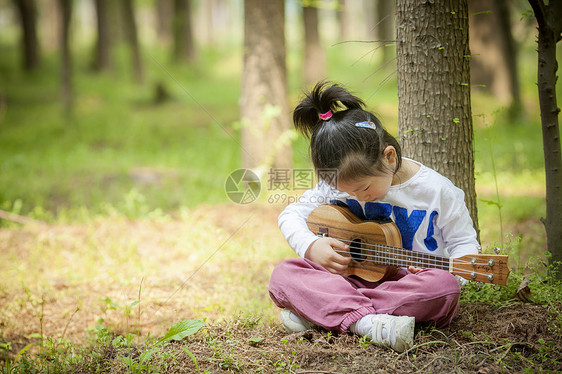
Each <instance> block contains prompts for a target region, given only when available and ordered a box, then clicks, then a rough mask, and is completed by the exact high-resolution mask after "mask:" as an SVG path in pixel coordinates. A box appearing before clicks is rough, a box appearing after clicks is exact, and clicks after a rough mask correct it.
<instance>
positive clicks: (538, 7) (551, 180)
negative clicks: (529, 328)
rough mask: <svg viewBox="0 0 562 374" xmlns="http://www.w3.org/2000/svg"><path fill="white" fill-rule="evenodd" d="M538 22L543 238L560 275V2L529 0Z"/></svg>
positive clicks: (561, 235) (561, 242) (561, 270)
mask: <svg viewBox="0 0 562 374" xmlns="http://www.w3.org/2000/svg"><path fill="white" fill-rule="evenodd" d="M529 3H530V4H531V6H532V7H533V11H534V12H535V17H536V18H537V22H538V25H539V28H538V29H539V38H538V45H539V49H538V87H539V103H540V111H541V123H542V135H543V148H544V164H545V165H544V166H545V172H546V219H544V220H543V222H544V225H545V228H546V242H547V246H548V251H549V252H550V253H551V255H552V256H551V258H550V262H551V264H557V265H558V267H559V268H558V269H557V271H555V276H556V277H557V278H558V279H562V269H560V265H562V225H561V224H560V223H561V222H562V158H561V157H562V156H561V148H560V127H559V123H558V113H560V108H558V103H557V99H556V80H557V77H556V71H557V70H558V63H557V61H556V43H557V42H558V41H559V40H560V33H561V32H562V23H561V22H560V20H561V19H562V3H561V2H560V1H550V5H549V6H546V5H545V4H544V2H543V1H542V0H529Z"/></svg>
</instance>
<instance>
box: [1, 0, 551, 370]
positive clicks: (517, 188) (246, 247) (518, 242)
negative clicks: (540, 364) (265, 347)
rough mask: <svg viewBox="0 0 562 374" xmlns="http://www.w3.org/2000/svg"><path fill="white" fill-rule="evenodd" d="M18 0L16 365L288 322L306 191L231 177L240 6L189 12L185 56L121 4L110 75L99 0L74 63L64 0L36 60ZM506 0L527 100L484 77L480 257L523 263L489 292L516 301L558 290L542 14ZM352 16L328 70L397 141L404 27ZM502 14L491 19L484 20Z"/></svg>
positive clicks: (10, 169)
mask: <svg viewBox="0 0 562 374" xmlns="http://www.w3.org/2000/svg"><path fill="white" fill-rule="evenodd" d="M16 3H18V2H9V1H6V0H3V1H0V209H1V211H2V214H3V215H2V217H0V218H1V219H0V274H1V279H0V306H1V307H2V308H1V312H0V353H2V357H3V358H4V359H7V358H10V359H14V357H16V355H17V354H18V352H19V353H20V355H19V356H18V357H19V359H20V361H19V362H21V357H22V355H23V353H22V352H23V351H26V350H29V352H45V350H46V349H47V348H46V343H45V342H46V341H50V342H51V343H52V344H53V347H54V346H57V344H59V345H58V347H60V344H62V343H60V342H61V341H65V342H66V341H72V342H77V343H84V342H88V341H90V340H91V339H92V336H94V339H95V337H96V336H97V337H98V338H99V336H100V335H99V334H100V331H109V332H111V333H112V334H115V335H113V336H124V337H125V338H124V339H126V337H127V336H130V335H129V334H130V333H131V332H134V333H135V334H136V335H135V336H137V337H138V336H143V334H145V335H146V334H148V335H149V336H150V335H152V336H161V335H163V334H164V333H165V332H166V331H167V330H168V328H169V327H170V326H172V325H173V324H174V323H176V322H178V321H180V320H189V319H199V320H204V321H206V322H207V323H209V324H213V323H220V322H221V321H228V320H231V319H232V318H233V317H234V316H243V317H240V319H238V321H246V322H247V321H248V320H250V321H251V323H250V324H254V323H255V321H256V320H260V321H262V322H263V323H265V324H268V326H269V325H271V324H273V325H275V324H276V323H277V324H278V322H277V319H278V310H277V308H276V307H275V306H273V305H272V303H271V302H270V301H269V297H268V295H267V282H268V278H269V274H270V273H271V270H272V268H273V266H274V265H275V264H276V263H278V262H279V261H281V260H282V259H284V258H288V257H290V256H294V253H293V252H292V251H291V250H290V248H288V247H287V245H286V244H285V242H284V240H283V239H282V237H281V236H280V234H279V233H278V231H277V229H276V217H277V214H278V213H279V212H280V211H281V209H282V208H283V207H284V206H286V204H287V203H289V202H290V201H292V200H294V199H296V198H297V197H298V196H299V194H301V193H302V192H303V190H302V185H296V184H295V183H294V180H293V179H288V180H287V182H288V183H287V184H282V185H279V184H276V183H271V180H270V179H268V175H267V173H264V174H262V175H261V177H262V178H261V180H260V181H261V192H260V195H259V197H258V199H257V200H256V201H254V202H252V203H250V204H237V203H235V202H233V201H232V200H231V198H229V197H231V196H229V194H228V192H232V191H229V190H228V188H229V187H228V185H227V184H226V183H227V180H228V178H229V176H230V175H231V173H232V172H234V171H235V170H237V169H240V168H241V167H242V166H243V165H242V152H243V150H242V149H241V146H240V143H241V140H240V137H241V130H242V128H243V126H244V121H243V120H242V119H241V115H240V101H239V100H240V95H241V81H242V77H241V72H242V62H243V48H242V47H243V43H242V40H243V29H244V17H243V6H244V5H243V2H241V1H224V0H213V1H192V2H191V15H190V16H187V18H186V19H189V20H191V24H189V23H188V25H189V26H188V27H189V28H190V29H191V30H192V34H191V38H192V42H193V44H192V45H191V47H189V48H187V49H184V47H185V46H186V45H187V44H188V42H187V41H186V40H184V39H182V40H183V41H182V42H181V45H182V46H183V47H182V48H180V49H181V50H178V47H177V44H176V42H175V41H177V38H178V36H177V35H176V38H174V34H173V32H172V31H173V28H172V27H171V25H172V24H173V23H174V18H173V17H174V16H173V15H174V8H173V6H174V3H173V2H171V1H168V2H166V1H156V2H153V1H136V2H131V1H123V3H127V4H128V5H129V6H134V8H130V9H132V12H131V11H129V15H134V19H135V22H136V26H137V27H136V35H137V36H136V39H137V48H138V49H136V50H135V47H134V39H135V38H134V37H131V34H130V31H127V28H122V25H124V24H127V22H130V19H129V21H126V20H127V19H128V17H126V15H127V12H128V11H127V10H125V11H123V9H126V8H121V7H120V6H116V5H115V4H117V2H109V4H112V3H113V4H114V5H111V6H113V7H114V8H113V11H112V12H110V14H111V18H110V24H112V25H113V27H112V28H111V30H112V31H111V32H112V34H111V35H112V36H111V40H112V42H111V45H112V46H111V56H110V60H109V61H110V63H109V65H108V66H106V67H103V68H102V66H101V65H100V62H99V59H98V58H97V57H96V56H97V55H96V52H95V51H96V17H95V14H96V11H95V2H94V1H86V0H80V1H74V2H68V3H72V16H71V19H70V23H69V24H68V25H69V27H70V28H69V30H70V33H69V34H68V35H69V38H70V39H69V43H68V46H69V50H67V51H66V53H67V54H66V57H65V54H64V53H65V51H64V48H61V47H60V45H61V41H60V39H61V33H60V30H61V24H64V22H63V19H64V18H63V17H62V16H61V14H64V13H63V12H61V11H60V9H61V8H59V5H60V4H64V3H65V1H60V2H58V1H41V2H37V4H36V5H37V9H36V10H35V12H36V16H37V18H36V19H37V22H38V23H37V34H38V35H39V38H38V42H39V43H38V44H39V48H38V51H39V54H38V55H37V61H36V62H35V63H33V64H31V65H27V64H26V63H25V61H26V60H25V59H24V58H22V47H21V44H20V41H21V39H20V38H21V26H20V24H19V21H18V19H19V16H18V13H17V9H16V7H15V4H16ZM19 3H27V2H26V1H22V2H19ZM177 3H180V2H177ZM508 3H509V6H510V8H509V9H510V11H511V23H510V31H511V33H512V36H513V38H514V41H515V44H516V46H517V55H516V59H517V62H518V65H517V67H518V70H517V75H518V79H519V82H520V84H519V90H518V94H519V100H520V102H519V103H518V104H517V108H515V110H514V108H513V106H512V103H513V102H512V98H513V96H512V92H506V91H505V89H503V91H502V90H501V89H500V91H494V90H495V88H493V82H492V81H491V80H488V81H486V83H482V82H483V81H484V80H486V78H485V75H486V74H488V76H489V75H490V74H491V75H492V76H494V70H493V69H492V70H488V71H487V72H486V70H484V72H485V73H486V74H484V75H480V77H481V78H479V79H481V81H473V82H472V83H473V89H472V114H473V123H474V139H475V140H474V144H475V169H476V189H477V193H478V217H479V223H480V229H481V232H480V235H481V241H482V245H483V249H484V251H487V252H491V251H492V249H493V248H494V247H499V248H501V251H502V253H505V254H509V255H510V265H511V266H512V269H513V271H514V273H515V274H519V277H517V276H515V277H513V278H514V283H513V284H512V285H511V286H510V288H505V289H506V290H508V291H498V290H496V289H495V288H492V287H490V288H489V289H487V291H486V292H482V290H479V291H480V294H481V295H485V298H486V299H485V301H487V302H491V303H493V302H494V301H498V300H503V301H505V300H508V299H510V297H514V295H515V290H516V289H517V287H518V286H519V284H518V283H519V282H517V281H520V280H521V279H522V277H523V276H525V275H527V276H529V277H531V278H532V280H533V282H535V284H536V285H538V284H541V282H542V283H544V282H543V281H544V279H545V278H544V277H543V275H544V270H545V267H544V263H545V258H546V257H545V250H546V248H545V245H546V244H545V233H544V227H543V225H542V223H541V221H540V219H541V217H543V216H544V214H545V185H544V183H545V182H544V180H545V176H544V160H543V153H542V139H541V125H540V117H539V107H538V99H537V87H536V81H537V78H536V69H537V56H536V42H535V40H536V22H535V20H534V18H533V15H532V11H531V10H530V6H529V5H528V4H527V3H525V2H523V1H514V2H508ZM166 4H167V5H166ZM336 5H337V3H336V2H333V1H325V2H320V9H319V11H318V21H319V23H318V30H319V35H320V41H321V43H320V45H321V51H320V52H318V53H321V54H322V55H325V57H326V60H325V61H326V70H325V74H324V75H325V77H327V78H329V79H330V80H333V81H336V82H340V83H342V84H343V85H345V86H347V87H349V88H350V89H351V90H352V91H354V92H356V93H357V94H358V96H360V97H363V98H365V99H366V102H367V104H368V106H369V108H371V109H372V110H373V111H375V112H376V113H378V114H380V116H381V118H382V121H383V124H384V125H385V126H386V127H387V128H388V129H389V131H390V132H391V133H393V134H394V135H397V133H398V125H397V121H398V113H397V106H398V99H397V97H398V93H397V85H396V68H395V59H394V56H393V53H394V50H395V48H394V45H393V43H392V42H390V43H389V42H385V43H380V42H375V41H374V40H377V39H381V38H380V37H379V35H378V33H379V29H381V28H382V25H383V24H385V23H388V22H390V21H391V18H392V17H390V18H389V17H386V18H385V17H380V14H377V7H376V6H375V2H371V1H366V0H365V1H359V0H357V1H347V2H346V3H345V5H346V12H345V13H342V12H341V9H342V8H341V7H339V6H336ZM285 6H286V21H285V30H286V48H287V69H288V76H287V77H288V92H289V94H288V96H289V97H288V100H289V102H290V107H294V105H295V104H296V103H297V101H298V99H299V97H300V96H301V93H302V90H303V88H305V87H306V86H309V83H307V82H306V79H305V72H304V68H303V67H304V62H303V60H304V55H305V52H304V47H305V41H304V37H303V33H304V27H303V20H302V3H301V2H299V1H290V0H288V1H286V4H285ZM162 7H164V11H162ZM178 9H179V8H175V10H176V14H177V11H178ZM163 14H164V15H163ZM166 14H167V16H166ZM186 14H189V13H186ZM493 15H494V13H493V12H492V11H489V10H478V11H475V12H473V13H471V15H470V17H477V16H478V17H482V16H484V17H492V16H493ZM159 17H160V18H159ZM162 17H164V18H162ZM165 17H167V18H165ZM162 19H163V21H162ZM159 20H160V21H159ZM184 20H185V19H184ZM345 20H347V22H345ZM176 22H177V21H176ZM116 25H117V26H118V27H116ZM162 25H164V26H165V25H168V27H162ZM186 27H187V26H186ZM471 35H472V34H471ZM184 36H185V35H184ZM188 39H189V38H188ZM131 41H133V42H132V43H131ZM471 43H477V39H476V37H475V39H474V40H471ZM131 46H132V47H131ZM476 47H477V44H474V47H473V45H472V44H471V50H472V51H473V52H474V48H476ZM486 48H489V47H486ZM495 53H496V51H495V50H492V49H484V50H482V51H481V52H479V53H475V55H474V56H473V57H474V58H475V59H476V57H477V56H478V55H481V54H489V55H494V54H495ZM98 57H99V56H98ZM560 57H561V53H560V50H558V60H559V61H560ZM65 58H66V59H67V60H66V61H67V62H70V64H69V65H68V68H69V70H67V72H70V73H69V74H66V73H65V70H64V69H62V66H64V63H62V62H64V61H65ZM393 62H394V64H393ZM492 65H494V63H492ZM496 65H499V63H498V64H496ZM492 67H493V66H492ZM474 69H475V71H476V69H478V68H477V67H475V68H474ZM475 75H476V74H474V75H473V76H475ZM557 93H558V97H560V96H561V89H560V85H558V86H557ZM268 115H269V116H271V115H273V116H275V115H278V113H277V112H276V111H275V110H274V109H272V112H271V113H264V118H266V117H267V116H268ZM283 115H290V113H285V114H283ZM291 142H292V150H293V157H292V162H293V168H291V169H286V171H287V172H288V173H293V171H294V170H305V171H306V170H311V164H310V162H309V160H308V149H307V146H308V145H307V142H306V140H305V139H303V138H302V137H293V138H292V139H291ZM238 187H239V188H241V189H243V188H244V186H243V184H240V185H239V186H238ZM533 276H534V277H533ZM537 287H538V286H537ZM500 292H503V293H504V294H502V295H500V294H499V293H500ZM509 292H511V294H510V295H508V294H509ZM545 292H546V291H545ZM474 295H475V294H474V293H469V294H467V295H465V297H468V298H470V297H476V296H474ZM541 297H544V299H547V298H548V297H550V299H551V301H556V300H558V299H557V297H559V296H556V297H553V296H552V295H550V294H549V295H548V296H540V294H535V301H537V300H542V299H541ZM558 301H559V300H558ZM256 318H257V319H256ZM246 322H244V323H246ZM278 328H279V327H278ZM558 333H559V331H558ZM96 334H97V335H96ZM558 336H559V335H558ZM49 339H51V340H49ZM98 341H99V339H98ZM129 343H131V342H130V341H129ZM114 345H115V344H114ZM129 346H130V345H129ZM65 347H67V346H65ZM65 349H66V348H65ZM192 361H193V360H192ZM211 361H212V360H211ZM6 362H8V361H6ZM14 362H17V359H16V361H14ZM123 362H125V361H123ZM194 362H195V365H197V362H196V361H194ZM287 362H289V361H287ZM223 363H224V360H223ZM232 365H233V364H232V363H231V366H232ZM129 368H131V366H130V365H129Z"/></svg>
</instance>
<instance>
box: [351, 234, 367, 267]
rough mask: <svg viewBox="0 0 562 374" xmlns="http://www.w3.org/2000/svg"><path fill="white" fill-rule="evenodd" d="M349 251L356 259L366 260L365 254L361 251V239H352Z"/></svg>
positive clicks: (359, 260) (358, 260)
mask: <svg viewBox="0 0 562 374" xmlns="http://www.w3.org/2000/svg"><path fill="white" fill-rule="evenodd" d="M349 253H350V254H351V258H353V259H354V260H355V261H357V262H362V261H365V256H364V255H363V254H362V253H361V239H355V240H352V241H351V244H350V245H349Z"/></svg>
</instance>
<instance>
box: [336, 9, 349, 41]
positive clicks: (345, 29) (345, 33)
mask: <svg viewBox="0 0 562 374" xmlns="http://www.w3.org/2000/svg"><path fill="white" fill-rule="evenodd" d="M346 2H347V1H346V0H339V1H338V8H337V13H336V17H337V20H338V25H339V32H340V35H339V38H340V40H347V39H348V38H349V19H348V18H349V16H348V10H347V6H346Z"/></svg>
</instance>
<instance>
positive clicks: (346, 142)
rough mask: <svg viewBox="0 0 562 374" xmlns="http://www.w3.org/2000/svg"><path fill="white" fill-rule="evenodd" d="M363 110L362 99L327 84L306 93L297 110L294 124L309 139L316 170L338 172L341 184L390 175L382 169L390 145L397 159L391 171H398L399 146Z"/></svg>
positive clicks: (368, 113) (320, 84) (399, 161)
mask: <svg viewBox="0 0 562 374" xmlns="http://www.w3.org/2000/svg"><path fill="white" fill-rule="evenodd" d="M364 107H365V103H364V102H363V100H361V99H359V98H358V97H356V96H354V95H352V94H351V93H349V92H348V91H347V90H345V89H344V88H342V87H341V86H339V85H337V84H333V83H329V82H325V81H322V82H319V83H318V84H316V86H314V88H313V89H312V91H310V92H306V93H305V97H304V99H303V100H302V101H301V102H300V104H299V105H297V107H296V108H295V111H294V113H293V122H294V125H295V128H296V129H297V130H298V131H300V132H301V133H303V134H304V135H305V136H306V137H308V138H309V139H310V156H311V158H312V163H313V164H314V167H315V168H316V169H317V170H322V169H337V170H338V180H340V181H351V180H354V179H357V178H362V177H366V176H371V175H376V174H378V173H381V172H385V173H386V172H389V171H388V170H383V169H382V162H381V161H382V154H383V151H384V149H385V147H387V146H389V145H390V146H393V147H394V148H395V150H396V156H397V160H398V162H397V167H396V169H395V170H393V171H392V172H394V173H396V172H397V171H398V169H399V168H400V166H401V161H402V152H401V149H400V145H399V144H398V142H397V141H396V139H395V138H394V137H393V136H392V135H390V134H389V133H388V132H387V131H386V130H385V129H384V128H383V127H382V124H381V122H380V120H379V119H378V118H377V117H376V116H375V115H374V114H372V113H370V112H368V111H366V110H364V109H363V108H364ZM364 123H368V124H369V126H365V125H364Z"/></svg>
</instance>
